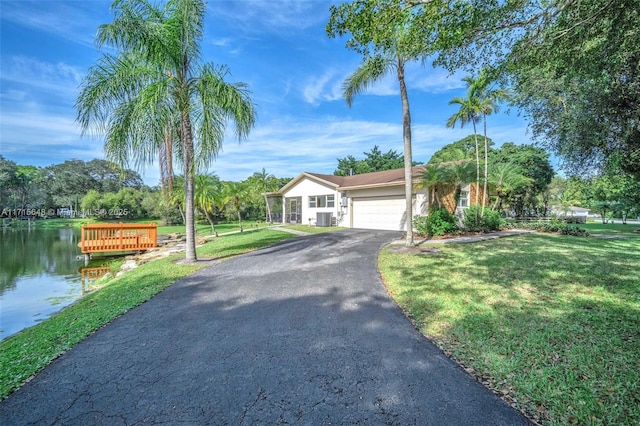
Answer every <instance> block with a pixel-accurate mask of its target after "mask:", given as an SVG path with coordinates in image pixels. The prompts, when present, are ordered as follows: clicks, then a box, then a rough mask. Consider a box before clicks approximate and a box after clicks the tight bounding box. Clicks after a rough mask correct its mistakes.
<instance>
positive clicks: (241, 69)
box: [0, 0, 531, 185]
mask: <svg viewBox="0 0 640 426" xmlns="http://www.w3.org/2000/svg"><path fill="white" fill-rule="evenodd" d="M330 4H331V2H330V1H325V0H308V1H305V0H284V1H280V0H228V1H209V3H208V7H207V18H206V23H205V37H204V40H203V42H202V47H203V49H202V50H203V59H204V60H205V61H208V62H213V63H215V64H218V65H222V64H224V65H227V66H228V67H229V69H230V71H231V75H230V76H229V78H228V81H229V82H244V83H247V84H248V85H249V88H250V90H251V93H252V99H253V101H254V102H255V103H256V104H257V107H258V120H257V123H256V126H255V127H254V129H253V130H252V131H251V134H250V135H249V138H248V139H247V140H246V141H244V142H243V143H241V144H238V142H237V141H236V140H234V139H233V134H232V133H233V132H232V131H231V130H230V132H229V137H228V138H227V139H226V140H225V142H224V145H223V150H222V152H221V153H220V155H219V156H218V158H217V159H216V161H215V163H213V165H212V167H211V168H210V170H209V171H210V172H214V173H216V174H217V175H218V176H219V177H220V178H221V179H223V180H235V181H238V180H243V179H246V178H247V177H248V176H250V175H251V174H253V173H254V172H256V171H260V170H262V168H264V169H266V171H267V172H268V173H271V174H274V175H276V176H277V177H294V176H296V175H298V174H299V173H301V172H303V171H309V172H315V173H327V174H331V173H333V171H334V170H335V168H336V166H337V158H341V157H345V156H347V155H353V156H355V157H356V158H362V157H363V152H368V151H370V150H371V148H373V146H374V145H378V146H379V147H380V149H381V150H382V151H383V152H386V151H388V150H396V151H397V152H399V153H402V127H401V118H402V117H401V105H400V97H399V94H398V83H397V80H396V79H395V78H394V77H393V76H389V78H386V79H385V80H381V81H380V82H378V83H377V84H376V85H375V86H373V87H372V88H371V90H370V91H369V92H367V93H366V94H363V95H360V96H359V97H358V98H356V101H355V102H354V104H353V106H352V107H351V108H349V107H348V106H347V105H346V103H345V101H344V99H343V97H342V90H341V86H342V82H343V81H344V80H345V78H346V77H347V76H348V75H349V74H350V73H351V72H353V70H355V69H356V68H357V66H358V65H359V63H360V57H359V56H358V55H357V54H356V53H354V52H352V51H349V50H347V49H345V47H344V44H345V40H344V39H330V38H328V37H327V35H326V33H325V25H326V23H327V21H328V18H329V5H330ZM110 5H111V1H98V0H81V1H63V0H60V1H24V0H20V1H11V0H1V1H0V19H1V22H0V40H1V42H0V43H1V46H0V155H3V156H4V157H6V158H8V159H10V160H12V161H15V162H16V163H18V164H31V165H36V166H47V165H50V164H55V163H61V162H63V161H65V160H67V159H71V158H77V159H82V160H86V161H88V160H91V159H93V158H104V154H103V150H102V143H103V141H102V140H100V139H97V138H91V137H89V136H85V137H81V136H80V129H79V126H78V125H77V123H76V122H75V117H76V111H75V109H74V102H75V99H76V96H77V93H78V86H79V84H80V82H81V81H82V78H83V77H84V75H85V73H86V71H87V69H88V68H89V67H90V66H91V65H92V64H93V63H95V61H96V60H97V59H98V58H99V57H100V52H99V51H98V50H97V49H96V48H95V46H94V43H93V40H94V35H95V32H96V28H97V27H98V25H99V24H101V23H106V22H110V21H111V20H112V18H113V15H112V13H111V11H110ZM406 74H407V75H406V78H407V84H408V90H409V101H410V104H411V115H412V120H413V158H414V160H416V161H422V162H426V161H428V160H429V158H430V157H431V155H432V154H433V153H434V152H435V151H437V150H438V149H439V148H441V147H442V146H443V145H446V144H448V143H451V142H453V141H456V140H458V139H461V138H463V137H465V136H467V135H468V134H471V133H472V130H471V128H470V127H468V128H466V127H465V128H464V129H460V128H456V129H448V128H446V126H445V122H446V120H447V118H448V117H449V116H450V115H452V114H453V113H454V112H455V111H456V108H455V106H449V105H448V102H449V100H450V99H451V98H453V97H454V96H463V95H464V93H465V90H464V87H463V84H462V82H461V78H462V77H463V76H464V75H466V74H465V73H462V72H460V73H456V74H454V75H451V76H450V75H448V73H447V72H446V71H445V70H443V69H437V68H433V67H431V66H430V65H428V66H421V65H420V64H415V65H412V66H410V68H409V69H408V71H407V73H406ZM503 109H504V108H503ZM230 129H231V128H230ZM488 133H489V136H490V137H491V138H492V139H493V140H494V141H495V142H496V144H497V145H498V146H499V145H501V144H502V143H504V142H515V143H518V144H520V143H530V142H531V141H530V136H529V135H528V134H527V132H526V123H525V122H524V121H523V119H522V118H520V117H518V116H517V113H516V111H513V110H512V111H511V112H510V114H508V115H507V114H505V113H500V114H498V115H495V116H492V117H490V118H489V123H488ZM138 171H139V172H140V174H141V175H142V176H143V179H144V180H145V183H147V184H149V185H156V184H158V179H159V172H158V168H157V165H151V166H146V167H145V168H144V169H143V170H138Z"/></svg>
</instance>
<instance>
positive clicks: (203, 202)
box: [194, 174, 222, 237]
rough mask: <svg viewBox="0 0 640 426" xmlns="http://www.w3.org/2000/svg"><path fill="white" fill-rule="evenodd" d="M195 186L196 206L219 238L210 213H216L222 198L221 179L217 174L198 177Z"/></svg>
mask: <svg viewBox="0 0 640 426" xmlns="http://www.w3.org/2000/svg"><path fill="white" fill-rule="evenodd" d="M195 184H196V185H195V194H194V201H195V204H196V206H198V208H199V209H200V210H201V211H202V213H204V215H205V217H206V218H207V221H208V222H209V225H211V233H212V234H214V235H215V236H216V237H217V236H218V233H217V232H216V228H215V225H214V223H213V218H212V217H211V215H210V214H209V212H212V213H213V212H214V210H215V208H216V207H217V206H218V205H219V201H220V200H221V198H222V184H221V183H220V179H218V176H216V175H215V174H209V175H198V176H196V180H195Z"/></svg>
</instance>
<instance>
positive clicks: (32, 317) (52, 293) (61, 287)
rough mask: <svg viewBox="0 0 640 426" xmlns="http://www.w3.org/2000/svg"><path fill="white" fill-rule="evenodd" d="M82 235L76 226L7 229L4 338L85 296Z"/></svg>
mask: <svg viewBox="0 0 640 426" xmlns="http://www.w3.org/2000/svg"><path fill="white" fill-rule="evenodd" d="M79 238H80V230H79V229H75V228H59V229H39V228H33V227H32V228H25V229H11V228H5V229H2V231H1V233H0V306H1V309H0V339H1V338H5V337H7V336H9V335H11V334H13V333H16V332H17V331H20V330H21V329H23V328H25V327H29V326H31V325H34V324H35V323H37V322H38V321H41V320H43V319H46V318H47V317H48V316H49V315H51V314H52V313H54V312H56V311H58V310H59V309H61V308H62V307H64V306H66V305H68V304H70V303H72V302H73V301H74V300H76V299H78V298H79V297H81V295H82V287H83V286H82V283H81V276H80V273H79V269H80V267H81V266H83V261H82V260H78V258H77V257H78V255H79V254H81V253H80V248H79V247H78V241H79Z"/></svg>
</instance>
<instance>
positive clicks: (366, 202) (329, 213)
mask: <svg viewBox="0 0 640 426" xmlns="http://www.w3.org/2000/svg"><path fill="white" fill-rule="evenodd" d="M423 172H424V166H416V167H413V182H414V190H413V194H412V197H413V211H412V212H411V214H412V215H413V216H415V215H425V214H427V211H428V207H429V205H428V203H429V197H428V193H427V189H426V188H422V189H416V185H415V184H416V183H418V182H419V181H420V179H421V176H422V173H423ZM404 183H405V179H404V169H394V170H385V171H382V172H374V173H364V174H359V175H353V176H334V175H324V174H319V173H309V172H304V173H301V174H300V175H298V176H296V177H295V178H294V179H293V180H291V181H290V182H289V183H287V184H286V185H285V186H283V187H282V188H281V189H280V190H279V191H277V192H271V193H267V194H265V195H266V196H267V201H268V206H269V209H268V210H269V212H268V214H271V220H270V221H271V222H281V223H300V224H308V225H317V226H330V225H336V226H344V227H347V228H362V229H381V230H391V231H404V230H406V201H405V187H404ZM469 189H470V187H469V185H466V186H463V188H462V196H461V198H460V203H459V205H460V206H461V207H466V206H468V205H469V201H470V197H469V194H470V191H469ZM441 192H442V191H441ZM450 197H452V196H450ZM443 198H446V197H445V196H444V194H443V197H442V199H443Z"/></svg>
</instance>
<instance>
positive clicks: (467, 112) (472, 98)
mask: <svg viewBox="0 0 640 426" xmlns="http://www.w3.org/2000/svg"><path fill="white" fill-rule="evenodd" d="M462 80H463V81H464V82H465V83H466V85H467V97H466V98H463V97H460V96H456V97H455V98H453V99H451V100H450V101H449V105H454V104H455V105H459V106H460V109H459V110H458V112H456V113H455V114H453V115H452V116H451V117H449V119H448V120H447V127H451V128H454V127H456V124H457V123H458V122H460V127H461V128H462V127H464V126H465V125H467V124H468V123H471V124H472V125H473V138H474V142H475V145H476V205H477V204H478V203H479V200H480V197H479V195H480V194H479V193H478V190H477V189H478V187H479V186H480V150H479V146H478V135H477V133H476V123H477V122H478V121H479V120H480V112H481V110H480V108H481V107H480V103H479V98H478V97H477V96H476V94H475V92H474V90H473V81H474V80H473V79H472V78H471V77H469V76H467V77H465V78H463V79H462ZM476 213H477V210H476Z"/></svg>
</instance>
